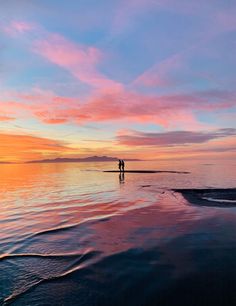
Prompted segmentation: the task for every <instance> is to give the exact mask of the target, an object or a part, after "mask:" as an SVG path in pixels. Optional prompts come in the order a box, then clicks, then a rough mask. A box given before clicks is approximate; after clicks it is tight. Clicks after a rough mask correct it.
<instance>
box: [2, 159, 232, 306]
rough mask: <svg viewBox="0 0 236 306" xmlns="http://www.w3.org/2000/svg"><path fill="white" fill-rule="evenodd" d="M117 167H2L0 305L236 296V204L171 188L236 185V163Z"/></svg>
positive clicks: (182, 301) (213, 301)
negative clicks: (196, 200)
mask: <svg viewBox="0 0 236 306" xmlns="http://www.w3.org/2000/svg"><path fill="white" fill-rule="evenodd" d="M115 167H117V165H116V163H64V164H28V165H20V164H18V165H1V166H0V196H1V209H0V304H3V305H4V304H6V305H7V304H12V305H86V306H87V305H88V306H92V305H104V306H106V305H131V306H134V305H135V306H136V305H137V306H138V305H161V306H162V305H168V306H172V305H186V306H191V305H198V306H199V305H227V306H229V305H235V304H236V208H234V207H214V206H213V207H207V206H201V205H194V204H191V203H189V202H188V200H186V199H185V198H184V197H183V195H182V194H181V193H179V192H174V191H173V189H176V188H191V189H194V188H233V187H234V188H235V187H236V162H235V161H227V162H220V161H216V162H214V161H212V162H205V163H204V162H202V161H191V162H190V161H188V162H187V161H186V162H161V163H157V162H129V163H127V168H128V169H156V170H175V171H189V172H190V173H189V174H180V173H176V174H175V173H152V174H148V173H147V174H137V173H127V174H125V175H124V176H122V175H119V173H104V172H102V170H105V169H114V168H115ZM231 200H232V201H234V200H236V198H235V199H232V198H231ZM218 204H219V203H218Z"/></svg>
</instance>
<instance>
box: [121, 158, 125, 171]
mask: <svg viewBox="0 0 236 306" xmlns="http://www.w3.org/2000/svg"><path fill="white" fill-rule="evenodd" d="M121 169H122V171H123V172H124V171H125V162H124V160H123V159H122V161H121Z"/></svg>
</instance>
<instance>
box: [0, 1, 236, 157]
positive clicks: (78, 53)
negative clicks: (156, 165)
mask: <svg viewBox="0 0 236 306" xmlns="http://www.w3.org/2000/svg"><path fill="white" fill-rule="evenodd" d="M235 15H236V2H235V0H208V1H205V0H198V1H195V0H99V1H98V0H67V1H62V0H50V1H48V0H40V1H39V0H7V1H5V0H0V162H8V161H13V162H25V161H29V160H38V159H45V158H57V157H86V156H91V155H107V156H113V157H118V158H124V159H125V158H139V159H150V160H151V159H179V158H184V159H185V158H190V159H191V158H192V159H195V158H200V159H216V158H217V159H218V158H220V159H232V158H235V157H236V120H235V119H236V89H235V88H236V87H235V84H236V60H235V54H236V19H235Z"/></svg>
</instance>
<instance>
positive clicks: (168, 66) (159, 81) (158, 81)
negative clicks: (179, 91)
mask: <svg viewBox="0 0 236 306" xmlns="http://www.w3.org/2000/svg"><path fill="white" fill-rule="evenodd" d="M180 68H183V60H182V56H181V54H175V55H173V56H171V57H169V58H167V59H165V60H163V61H162V62H160V63H156V64H154V65H153V66H152V67H151V68H150V69H147V70H146V71H145V72H144V73H143V74H141V75H140V76H139V77H138V78H137V79H136V80H134V82H133V85H138V86H140V85H141V86H142V85H143V86H147V87H159V86H161V87H163V86H164V87H165V86H170V85H175V84H176V83H178V82H177V81H176V79H174V78H173V77H171V72H173V71H176V69H180Z"/></svg>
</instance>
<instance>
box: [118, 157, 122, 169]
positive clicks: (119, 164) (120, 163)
mask: <svg viewBox="0 0 236 306" xmlns="http://www.w3.org/2000/svg"><path fill="white" fill-rule="evenodd" d="M118 167H119V170H120V172H121V168H122V161H121V160H120V159H119V163H118Z"/></svg>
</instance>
